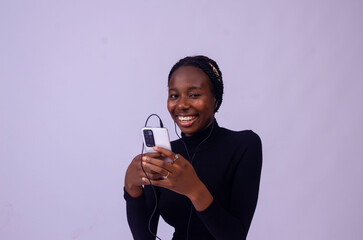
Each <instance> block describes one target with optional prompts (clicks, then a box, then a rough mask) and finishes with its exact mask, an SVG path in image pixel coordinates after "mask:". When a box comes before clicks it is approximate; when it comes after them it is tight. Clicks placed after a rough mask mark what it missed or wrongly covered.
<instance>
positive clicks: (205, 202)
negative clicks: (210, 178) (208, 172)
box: [188, 182, 213, 212]
mask: <svg viewBox="0 0 363 240" xmlns="http://www.w3.org/2000/svg"><path fill="white" fill-rule="evenodd" d="M188 198H189V199H190V201H191V202H192V203H193V205H194V208H195V209H196V210H197V211H198V212H201V211H204V210H205V209H207V208H208V207H209V206H210V204H211V203H212V202H213V196H212V194H211V193H210V192H209V190H208V188H207V187H206V186H205V185H204V183H202V182H200V184H197V185H196V188H195V189H194V190H193V191H192V192H191V193H190V194H189V195H188Z"/></svg>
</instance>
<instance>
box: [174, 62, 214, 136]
mask: <svg viewBox="0 0 363 240" xmlns="http://www.w3.org/2000/svg"><path fill="white" fill-rule="evenodd" d="M215 102H216V99H215V95H214V93H213V92H212V83H211V82H210V80H209V78H208V76H207V75H206V74H205V73H204V72H203V71H202V70H201V69H199V68H197V67H193V66H184V67H180V68H178V69H177V70H176V71H175V72H174V73H173V75H172V76H171V78H170V82H169V97H168V110H169V113H170V115H171V117H172V118H173V120H174V121H175V122H176V123H177V124H178V126H179V128H180V130H181V131H182V132H183V133H184V134H185V135H186V136H191V135H193V134H195V133H197V132H200V131H202V130H204V129H206V128H207V127H208V126H209V125H210V124H211V123H212V122H213V120H214V108H215Z"/></svg>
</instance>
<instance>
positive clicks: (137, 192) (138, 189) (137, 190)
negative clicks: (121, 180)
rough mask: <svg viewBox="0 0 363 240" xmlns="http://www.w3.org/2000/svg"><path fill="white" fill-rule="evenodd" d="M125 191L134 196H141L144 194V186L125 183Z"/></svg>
mask: <svg viewBox="0 0 363 240" xmlns="http://www.w3.org/2000/svg"><path fill="white" fill-rule="evenodd" d="M125 191H126V192H127V193H128V194H129V195H130V196H131V197H133V198H137V197H140V196H141V195H142V192H143V191H142V186H132V185H127V184H125Z"/></svg>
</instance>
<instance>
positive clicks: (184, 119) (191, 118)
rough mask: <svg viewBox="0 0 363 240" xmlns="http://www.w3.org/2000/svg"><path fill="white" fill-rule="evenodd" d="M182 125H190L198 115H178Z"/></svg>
mask: <svg viewBox="0 0 363 240" xmlns="http://www.w3.org/2000/svg"><path fill="white" fill-rule="evenodd" d="M176 118H177V120H178V123H179V126H181V127H190V126H191V125H193V123H194V122H195V121H196V120H197V115H193V116H177V117H176Z"/></svg>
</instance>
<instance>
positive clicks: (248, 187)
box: [124, 121, 262, 240]
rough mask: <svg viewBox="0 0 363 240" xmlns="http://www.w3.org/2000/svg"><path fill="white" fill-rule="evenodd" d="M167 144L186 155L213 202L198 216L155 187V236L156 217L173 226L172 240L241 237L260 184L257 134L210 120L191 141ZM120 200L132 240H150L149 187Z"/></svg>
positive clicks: (151, 196) (182, 199) (152, 200)
mask: <svg viewBox="0 0 363 240" xmlns="http://www.w3.org/2000/svg"><path fill="white" fill-rule="evenodd" d="M209 134H210V136H209ZM208 136H209V137H208ZM207 137H208V139H207V140H205V141H204V142H203V143H202V144H200V143H201V142H202V141H203V140H204V139H206V138H207ZM182 141H184V143H185V145H186V147H187V149H188V150H186V148H185V146H184V144H183V142H182ZM198 145H199V147H198ZM171 146H172V150H173V152H174V153H178V154H181V155H182V156H183V157H184V158H186V159H188V160H189V161H190V159H189V157H188V152H189V156H190V158H192V159H193V161H192V164H193V166H194V168H195V171H196V173H197V175H198V177H199V178H200V180H201V181H202V182H203V183H204V184H205V185H206V187H207V188H208V190H209V191H210V193H211V194H212V196H213V198H214V200H213V202H212V204H211V205H210V206H209V207H208V208H207V209H205V210H204V211H202V212H198V211H196V210H195V209H194V208H193V207H192V204H191V202H190V200H189V199H188V198H187V197H185V196H183V195H180V194H178V193H175V192H173V191H170V190H168V189H165V188H162V187H155V189H156V194H157V197H158V206H157V210H156V213H155V215H154V217H153V219H152V220H151V229H152V231H153V232H154V233H155V232H156V229H157V224H158V220H159V216H160V215H161V216H162V217H163V219H164V220H165V221H166V222H167V223H168V224H170V225H171V226H173V227H174V228H175V232H174V235H173V240H179V239H180V240H182V239H183V240H185V239H188V240H194V239H198V240H204V239H208V240H209V239H218V240H222V239H226V240H234V239H245V238H246V236H247V232H248V229H249V227H250V224H251V221H252V217H253V214H254V212H255V208H256V203H257V198H258V190H259V183H260V175H261V166H262V149H261V140H260V138H259V137H258V135H257V134H255V133H254V132H252V131H250V130H246V131H240V132H235V131H231V130H228V129H225V128H221V127H219V126H218V124H217V122H216V121H215V122H214V124H212V125H211V126H210V127H209V128H207V129H206V130H204V131H203V132H201V133H198V134H195V135H193V136H191V137H186V136H185V135H183V134H182V139H178V140H176V141H173V142H172V143H171ZM187 151H188V152H187ZM193 155H194V158H193ZM124 197H125V200H126V209H127V219H128V223H129V226H130V228H131V231H132V234H133V237H134V239H138V240H139V239H140V240H147V239H155V237H154V236H152V235H151V234H150V232H149V230H148V222H149V218H150V215H151V213H152V211H153V210H154V207H155V197H154V193H153V191H152V189H151V187H150V186H145V187H144V191H143V195H141V196H140V197H137V198H132V197H131V196H130V195H129V194H128V193H127V192H126V191H125V192H124ZM190 213H191V214H190ZM189 218H190V224H189V229H188V221H189ZM187 233H188V238H187Z"/></svg>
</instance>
